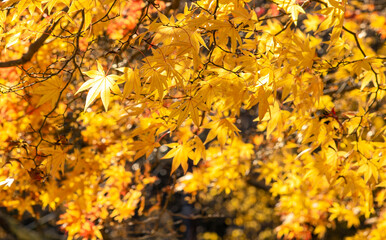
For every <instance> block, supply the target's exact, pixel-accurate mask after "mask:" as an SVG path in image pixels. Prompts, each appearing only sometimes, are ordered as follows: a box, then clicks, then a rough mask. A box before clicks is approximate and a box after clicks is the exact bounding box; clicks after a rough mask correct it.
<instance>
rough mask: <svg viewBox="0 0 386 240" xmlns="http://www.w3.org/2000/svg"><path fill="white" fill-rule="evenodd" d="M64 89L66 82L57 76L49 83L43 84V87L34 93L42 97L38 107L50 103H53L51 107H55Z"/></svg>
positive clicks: (48, 81) (49, 80)
mask: <svg viewBox="0 0 386 240" xmlns="http://www.w3.org/2000/svg"><path fill="white" fill-rule="evenodd" d="M63 88H64V82H63V81H62V79H60V78H59V77H57V76H55V77H52V78H50V79H48V80H47V81H45V82H43V83H42V84H41V86H39V87H37V88H36V89H35V91H34V92H35V93H36V94H39V95H42V97H41V98H40V100H39V103H38V105H37V107H39V106H40V105H42V104H44V103H46V102H48V101H51V105H52V106H55V104H56V102H57V101H58V99H59V95H60V92H61V91H62V90H63Z"/></svg>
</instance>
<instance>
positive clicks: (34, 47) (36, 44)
mask: <svg viewBox="0 0 386 240" xmlns="http://www.w3.org/2000/svg"><path fill="white" fill-rule="evenodd" d="M62 11H63V12H67V11H68V7H65V8H63V9H62ZM60 19H61V18H59V19H58V21H56V22H55V23H54V24H52V25H51V26H48V27H47V28H46V29H45V30H44V32H43V34H42V35H41V36H40V37H39V38H38V39H37V40H36V41H35V42H33V43H32V44H31V45H30V46H29V48H28V51H27V52H26V53H24V54H23V56H22V57H21V58H19V59H15V60H10V61H6V62H0V68H6V67H14V66H18V65H21V64H24V63H26V62H29V61H30V60H31V59H32V57H33V55H34V54H35V53H36V52H37V51H38V50H39V49H40V47H41V46H43V44H44V42H45V41H46V40H47V38H48V37H49V36H50V34H51V33H52V31H54V29H55V27H56V25H58V23H59V21H60Z"/></svg>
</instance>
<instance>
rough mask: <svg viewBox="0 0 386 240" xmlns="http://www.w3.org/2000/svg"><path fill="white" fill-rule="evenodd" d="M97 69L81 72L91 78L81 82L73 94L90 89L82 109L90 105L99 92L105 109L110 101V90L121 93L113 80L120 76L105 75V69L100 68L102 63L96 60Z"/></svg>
mask: <svg viewBox="0 0 386 240" xmlns="http://www.w3.org/2000/svg"><path fill="white" fill-rule="evenodd" d="M97 64H98V70H91V71H88V72H83V73H84V74H86V75H87V76H89V77H90V78H91V79H90V80H88V81H86V82H85V83H83V85H82V86H81V87H80V88H79V89H78V91H77V92H76V93H75V94H78V93H79V92H82V91H84V90H86V89H89V88H91V89H90V91H89V92H88V94H87V99H86V105H85V106H84V110H86V109H87V108H88V106H90V104H91V103H92V102H93V101H94V100H95V99H96V98H97V96H98V95H99V94H100V95H101V99H102V103H103V106H104V107H105V110H106V111H107V109H108V107H109V102H110V90H111V91H113V92H114V93H115V94H118V95H121V91H120V89H119V87H118V86H117V85H116V83H115V81H116V80H119V79H120V77H119V76H117V75H106V73H105V71H104V70H103V68H102V65H101V64H100V63H99V62H98V61H97Z"/></svg>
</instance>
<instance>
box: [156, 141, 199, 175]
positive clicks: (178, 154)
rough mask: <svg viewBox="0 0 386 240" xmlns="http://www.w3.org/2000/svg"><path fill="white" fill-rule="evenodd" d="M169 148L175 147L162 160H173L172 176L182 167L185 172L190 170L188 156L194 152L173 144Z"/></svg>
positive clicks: (183, 146)
mask: <svg viewBox="0 0 386 240" xmlns="http://www.w3.org/2000/svg"><path fill="white" fill-rule="evenodd" d="M169 146H174V148H173V149H172V150H170V151H169V152H168V153H167V154H166V155H165V156H163V158H162V159H167V158H173V163H172V169H171V172H170V174H172V173H173V172H174V171H175V170H176V169H177V168H178V167H179V166H180V165H181V166H182V168H183V169H184V172H185V173H186V171H187V170H188V159H189V158H188V155H189V153H190V152H191V151H192V149H191V148H189V147H188V146H186V145H183V144H181V145H179V144H177V143H171V144H169Z"/></svg>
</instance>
